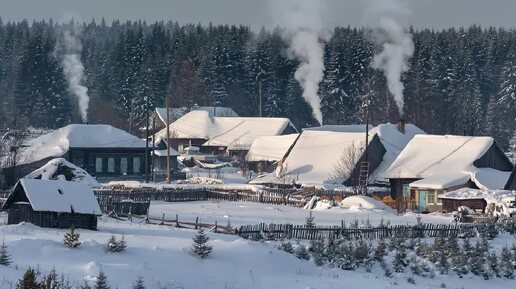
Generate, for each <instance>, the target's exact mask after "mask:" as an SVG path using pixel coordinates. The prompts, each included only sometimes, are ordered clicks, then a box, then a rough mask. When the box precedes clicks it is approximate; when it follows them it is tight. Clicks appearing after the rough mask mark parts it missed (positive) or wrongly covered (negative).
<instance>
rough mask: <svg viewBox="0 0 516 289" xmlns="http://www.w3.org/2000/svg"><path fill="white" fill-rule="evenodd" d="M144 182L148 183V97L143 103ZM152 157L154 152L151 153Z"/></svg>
mask: <svg viewBox="0 0 516 289" xmlns="http://www.w3.org/2000/svg"><path fill="white" fill-rule="evenodd" d="M145 118H147V119H146V120H145V182H146V183H148V182H149V167H150V166H149V96H147V100H146V101H145ZM152 154H153V155H154V150H153V151H152Z"/></svg>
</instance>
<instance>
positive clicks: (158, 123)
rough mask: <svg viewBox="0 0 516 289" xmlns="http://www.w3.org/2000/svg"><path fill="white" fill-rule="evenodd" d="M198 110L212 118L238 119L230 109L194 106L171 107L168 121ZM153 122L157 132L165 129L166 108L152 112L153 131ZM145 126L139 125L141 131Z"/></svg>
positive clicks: (150, 117) (150, 123) (150, 119)
mask: <svg viewBox="0 0 516 289" xmlns="http://www.w3.org/2000/svg"><path fill="white" fill-rule="evenodd" d="M196 110H202V111H206V112H207V113H208V114H209V115H210V117H214V116H222V117H238V114H237V113H236V112H235V111H234V110H233V109H232V108H230V107H224V106H199V105H193V106H192V107H171V108H170V109H169V115H168V121H169V122H170V123H173V122H175V121H176V120H178V119H180V118H181V117H182V116H184V115H185V114H187V113H189V112H190V111H196ZM153 121H154V122H155V128H156V131H155V132H158V131H160V130H162V129H164V128H165V126H166V125H167V109H166V108H165V107H156V109H155V110H154V111H153V112H152V114H151V115H150V116H149V126H151V127H150V128H149V129H151V130H152V123H153ZM144 122H145V120H144ZM145 126H146V124H143V123H142V124H141V125H139V127H140V128H141V131H145V129H146V127H145Z"/></svg>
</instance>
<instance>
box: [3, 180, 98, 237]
mask: <svg viewBox="0 0 516 289" xmlns="http://www.w3.org/2000/svg"><path fill="white" fill-rule="evenodd" d="M3 209H4V210H7V212H8V219H7V223H8V224H18V223H20V222H29V223H32V224H34V225H37V226H40V227H47V228H60V229H67V228H69V227H70V226H72V225H73V226H75V228H81V229H89V230H96V229H97V216H98V215H101V211H100V207H99V204H98V202H97V199H96V198H95V195H94V194H93V191H92V190H91V188H90V187H89V186H88V185H86V184H81V183H75V182H68V181H54V180H51V181H50V180H35V179H21V180H20V181H19V182H18V183H17V184H16V185H15V187H14V189H13V192H12V193H11V194H10V195H9V197H8V198H7V201H6V202H5V204H4V205H3Z"/></svg>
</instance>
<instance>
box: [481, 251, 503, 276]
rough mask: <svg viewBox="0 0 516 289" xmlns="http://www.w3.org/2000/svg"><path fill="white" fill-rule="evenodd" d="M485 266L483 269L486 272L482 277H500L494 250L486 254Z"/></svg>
mask: <svg viewBox="0 0 516 289" xmlns="http://www.w3.org/2000/svg"><path fill="white" fill-rule="evenodd" d="M486 266H487V268H485V269H484V271H485V272H487V273H486V274H484V278H486V277H487V278H488V279H491V278H493V276H496V277H498V278H500V277H501V276H500V270H499V269H498V257H497V256H496V254H495V253H494V252H491V253H489V254H488V255H487V264H486Z"/></svg>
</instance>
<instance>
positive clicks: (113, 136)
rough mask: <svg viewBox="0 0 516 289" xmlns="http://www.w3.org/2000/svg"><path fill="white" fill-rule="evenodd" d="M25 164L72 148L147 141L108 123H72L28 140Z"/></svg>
mask: <svg viewBox="0 0 516 289" xmlns="http://www.w3.org/2000/svg"><path fill="white" fill-rule="evenodd" d="M25 145H26V146H27V148H26V149H24V150H22V152H21V153H22V154H23V155H24V157H23V159H24V161H25V162H26V163H32V162H36V161H39V160H42V159H46V158H52V157H61V156H63V155H64V154H66V153H67V152H68V150H69V149H70V148H145V141H144V140H141V139H139V138H138V137H136V136H134V135H131V134H129V133H127V132H125V131H123V130H121V129H118V128H115V127H112V126H110V125H105V124H71V125H68V126H65V127H63V128H60V129H57V130H55V131H53V132H50V133H48V134H45V135H42V136H40V137H37V138H35V139H32V140H29V141H28V142H27V143H25Z"/></svg>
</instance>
